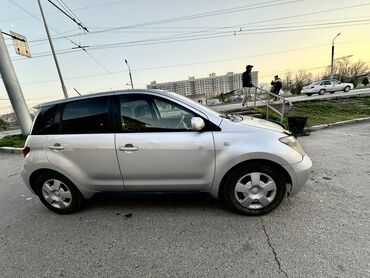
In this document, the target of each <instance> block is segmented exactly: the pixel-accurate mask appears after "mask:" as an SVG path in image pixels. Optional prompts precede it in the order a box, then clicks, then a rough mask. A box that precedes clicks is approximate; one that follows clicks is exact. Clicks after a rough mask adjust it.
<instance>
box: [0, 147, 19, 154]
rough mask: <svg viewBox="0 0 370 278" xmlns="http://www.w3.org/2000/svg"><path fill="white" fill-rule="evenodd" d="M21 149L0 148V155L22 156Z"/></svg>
mask: <svg viewBox="0 0 370 278" xmlns="http://www.w3.org/2000/svg"><path fill="white" fill-rule="evenodd" d="M22 150H23V148H12V147H0V153H13V154H22Z"/></svg>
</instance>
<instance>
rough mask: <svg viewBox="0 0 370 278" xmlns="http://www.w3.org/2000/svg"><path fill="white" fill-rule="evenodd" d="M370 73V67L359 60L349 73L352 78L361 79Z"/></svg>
mask: <svg viewBox="0 0 370 278" xmlns="http://www.w3.org/2000/svg"><path fill="white" fill-rule="evenodd" d="M368 71H369V66H368V65H366V63H365V62H364V61H361V60H358V61H357V62H356V63H353V64H352V65H351V66H350V68H349V73H350V76H351V77H359V76H361V75H364V74H366V73H367V72H368Z"/></svg>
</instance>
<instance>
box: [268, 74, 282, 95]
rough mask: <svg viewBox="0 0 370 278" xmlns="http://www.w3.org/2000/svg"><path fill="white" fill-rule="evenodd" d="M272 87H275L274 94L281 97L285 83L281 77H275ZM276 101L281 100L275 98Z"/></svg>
mask: <svg viewBox="0 0 370 278" xmlns="http://www.w3.org/2000/svg"><path fill="white" fill-rule="evenodd" d="M271 85H272V86H274V87H273V88H274V89H273V90H272V93H274V94H275V95H280V90H281V88H282V87H283V82H281V79H280V78H279V76H277V75H275V77H274V80H272V81H271ZM274 100H279V98H278V97H274Z"/></svg>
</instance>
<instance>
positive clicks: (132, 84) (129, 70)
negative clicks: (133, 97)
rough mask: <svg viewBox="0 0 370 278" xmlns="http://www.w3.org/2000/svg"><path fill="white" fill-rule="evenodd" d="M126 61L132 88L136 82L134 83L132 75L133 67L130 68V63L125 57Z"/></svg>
mask: <svg viewBox="0 0 370 278" xmlns="http://www.w3.org/2000/svg"><path fill="white" fill-rule="evenodd" d="M125 63H126V65H127V67H128V74H129V76H130V82H131V89H134V83H132V75H131V69H130V65H129V64H128V62H127V60H126V59H125Z"/></svg>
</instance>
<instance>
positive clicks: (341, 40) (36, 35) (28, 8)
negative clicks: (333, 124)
mask: <svg viewBox="0 0 370 278" xmlns="http://www.w3.org/2000/svg"><path fill="white" fill-rule="evenodd" d="M53 2H54V3H55V4H57V5H58V6H62V5H63V4H65V5H66V6H67V7H68V8H69V9H70V10H71V11H72V13H73V17H77V18H78V20H80V21H81V22H82V24H83V25H84V26H86V27H87V28H88V30H89V31H90V32H89V33H85V32H83V31H81V30H80V29H79V28H78V26H77V25H76V24H75V23H74V22H73V21H72V20H70V19H69V18H68V17H67V16H65V15H64V14H63V13H61V12H60V11H58V10H57V9H56V8H55V7H54V6H53V5H52V4H51V3H49V2H48V0H41V3H42V5H43V8H44V12H45V14H46V18H47V22H48V24H49V26H50V31H51V34H52V36H53V37H54V40H53V41H54V46H55V49H56V50H57V52H58V53H59V54H58V60H59V63H60V67H61V70H62V73H63V75H64V78H65V83H66V87H67V90H68V93H69V95H70V96H74V95H76V93H75V92H74V89H73V88H76V89H77V90H78V91H80V92H81V93H92V92H98V91H105V90H111V89H126V88H128V87H129V86H128V85H127V83H129V82H130V81H129V76H128V72H127V65H126V64H125V63H124V59H127V60H128V62H129V64H130V66H131V69H132V74H133V81H134V85H135V88H145V87H146V85H147V84H149V83H150V82H151V81H153V80H156V81H157V82H167V81H175V80H185V79H187V78H188V77H189V76H195V77H205V76H208V74H210V73H213V72H214V73H216V74H217V75H223V74H225V73H227V72H230V71H232V72H242V71H244V69H245V66H246V65H247V64H253V65H254V70H258V72H259V81H260V82H266V81H269V80H271V78H272V77H273V76H274V75H275V74H279V75H280V76H282V77H284V73H286V72H287V71H288V70H290V71H292V72H294V71H297V70H299V69H306V70H309V71H312V72H314V73H317V72H318V71H322V70H323V68H324V67H325V66H327V65H329V64H330V55H331V41H332V39H333V38H334V37H335V35H336V34H337V33H338V32H341V35H340V36H339V37H338V38H337V39H336V41H335V42H336V43H335V55H336V57H341V56H347V55H353V57H352V59H353V60H354V61H357V60H358V59H362V60H363V61H366V62H367V63H370V51H369V49H370V38H369V34H370V1H364V0H354V1H344V0H325V1H323V0H305V1H304V0H275V1H268V0H259V1H256V0H254V1H252V0H250V1H249V0H248V1H242V0H197V1H196V0H188V1H177V0H156V1H151V0H121V1H119V0H99V1H98V0H95V1H94V0H79V1H72V0H59V1H58V0H53ZM0 29H2V31H4V32H8V31H10V30H11V31H14V32H17V33H20V34H22V35H24V36H26V37H27V40H28V41H29V42H30V43H29V45H30V49H31V52H32V55H33V58H24V57H21V56H17V55H16V54H15V51H14V49H13V46H12V41H11V39H10V38H8V37H6V36H5V35H4V38H5V42H6V44H7V46H8V50H9V53H10V56H11V58H12V60H13V64H14V67H15V70H16V73H17V75H18V79H19V81H20V83H21V87H22V89H23V93H24V96H25V98H26V100H27V103H28V104H29V105H31V106H32V105H35V104H37V103H40V102H45V101H49V100H54V99H59V98H63V92H62V89H61V86H60V82H59V79H58V75H57V71H56V67H55V64H54V61H53V59H52V56H51V51H50V46H49V44H48V41H47V40H46V33H45V28H44V26H43V24H42V20H41V15H40V10H39V7H38V4H37V0H1V9H0ZM76 45H81V46H87V47H86V48H85V49H86V51H87V52H84V51H83V50H82V49H72V48H74V47H76ZM7 98H8V97H7V93H6V91H5V88H4V86H3V83H2V82H0V99H1V100H0V112H1V113H4V112H6V111H8V110H9V109H10V102H9V100H7Z"/></svg>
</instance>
